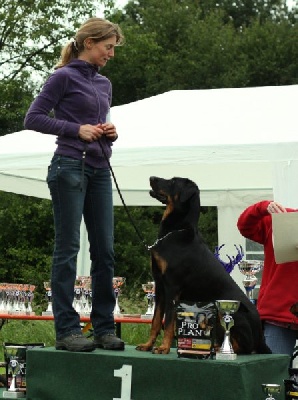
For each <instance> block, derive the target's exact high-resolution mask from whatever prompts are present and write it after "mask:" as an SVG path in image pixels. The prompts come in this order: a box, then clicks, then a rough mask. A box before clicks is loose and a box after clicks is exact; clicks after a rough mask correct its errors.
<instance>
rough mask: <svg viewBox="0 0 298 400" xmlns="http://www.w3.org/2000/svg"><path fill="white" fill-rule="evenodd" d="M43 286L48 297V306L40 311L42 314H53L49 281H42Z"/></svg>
mask: <svg viewBox="0 0 298 400" xmlns="http://www.w3.org/2000/svg"><path fill="white" fill-rule="evenodd" d="M43 286H44V288H45V290H46V296H47V299H48V307H47V309H46V311H43V312H42V315H53V308H52V289H51V282H49V281H46V282H44V283H43Z"/></svg>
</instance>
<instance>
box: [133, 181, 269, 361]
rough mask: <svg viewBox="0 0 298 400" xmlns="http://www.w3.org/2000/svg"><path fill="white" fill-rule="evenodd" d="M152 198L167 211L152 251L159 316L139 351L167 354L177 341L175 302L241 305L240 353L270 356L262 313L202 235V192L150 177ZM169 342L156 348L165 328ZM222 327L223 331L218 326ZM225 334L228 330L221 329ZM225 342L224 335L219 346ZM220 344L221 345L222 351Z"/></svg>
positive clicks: (234, 334) (235, 330)
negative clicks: (263, 327)
mask: <svg viewBox="0 0 298 400" xmlns="http://www.w3.org/2000/svg"><path fill="white" fill-rule="evenodd" d="M150 185H151V188H152V190H151V191H150V195H151V196H152V197H154V198H156V199H157V200H158V201H160V202H161V203H163V204H165V205H166V209H165V211H164V214H163V217H162V221H161V224H160V230H159V236H158V240H157V241H156V243H155V244H154V245H153V246H152V247H151V258H152V260H151V262H152V274H153V279H154V281H155V311H154V316H153V320H152V325H151V333H150V337H149V340H148V341H147V342H146V343H144V344H140V345H138V346H137V347H136V348H137V350H141V351H152V352H153V353H157V354H167V353H169V351H170V346H171V344H172V340H173V338H174V331H175V321H176V313H175V301H179V300H184V301H190V302H198V301H202V302H210V301H216V300H239V301H240V302H241V304H240V307H239V310H238V311H237V312H236V313H235V314H234V320H235V325H234V327H232V328H231V342H232V346H233V349H234V351H235V353H237V354H250V353H271V351H270V349H269V348H268V347H267V346H266V344H265V341H264V337H263V333H262V326H261V320H260V317H259V314H258V311H257V309H256V307H255V305H254V304H252V303H251V302H250V301H249V299H248V298H247V296H246V295H245V294H244V292H243V291H242V290H241V289H240V287H239V286H238V285H237V284H236V282H235V281H234V280H233V279H232V278H231V276H230V275H229V274H228V273H227V272H226V271H225V269H224V268H223V266H222V264H221V263H220V262H219V261H218V260H217V259H216V257H215V256H214V254H213V253H212V252H211V251H210V250H209V248H208V246H207V245H206V244H205V243H204V240H203V238H202V236H201V234H200V233H199V232H198V220H199V215H200V192H199V188H198V187H197V185H196V184H195V183H194V182H192V181H191V180H189V179H185V178H173V179H168V180H167V179H162V178H157V177H150ZM163 318H164V337H163V341H162V344H161V345H160V346H159V347H154V344H155V341H156V338H157V336H158V335H159V333H160V330H161V328H162V321H163ZM219 327H220V325H219ZM222 329H223V328H222ZM222 340H223V332H221V338H220V340H219V342H221V341H222ZM220 344H221V343H219V345H220Z"/></svg>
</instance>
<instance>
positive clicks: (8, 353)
mask: <svg viewBox="0 0 298 400" xmlns="http://www.w3.org/2000/svg"><path fill="white" fill-rule="evenodd" d="M25 350H26V348H25V347H24V346H19V345H15V346H14V345H12V346H5V347H4V351H5V358H6V360H7V377H6V378H7V385H9V386H8V389H7V391H4V393H3V397H4V398H9V399H19V398H24V397H25V391H24V389H23V388H21V387H19V380H20V379H21V375H20V374H21V365H22V363H23V355H24V351H25ZM9 378H10V379H9Z"/></svg>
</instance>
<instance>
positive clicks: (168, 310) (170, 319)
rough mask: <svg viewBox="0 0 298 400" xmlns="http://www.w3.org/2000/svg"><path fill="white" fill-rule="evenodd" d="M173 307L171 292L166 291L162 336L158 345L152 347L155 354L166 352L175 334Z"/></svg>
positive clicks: (168, 350)
mask: <svg viewBox="0 0 298 400" xmlns="http://www.w3.org/2000/svg"><path fill="white" fill-rule="evenodd" d="M175 317H176V312H175V307H174V301H173V294H172V293H166V305H165V324H164V336H163V340H162V343H161V345H160V346H158V347H154V348H153V351H152V352H153V353H155V354H168V353H169V352H170V348H171V345H172V342H173V339H174V334H175Z"/></svg>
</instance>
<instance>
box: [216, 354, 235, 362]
mask: <svg viewBox="0 0 298 400" xmlns="http://www.w3.org/2000/svg"><path fill="white" fill-rule="evenodd" d="M236 358H237V354H235V353H216V356H215V359H216V360H224V361H225V360H236Z"/></svg>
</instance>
